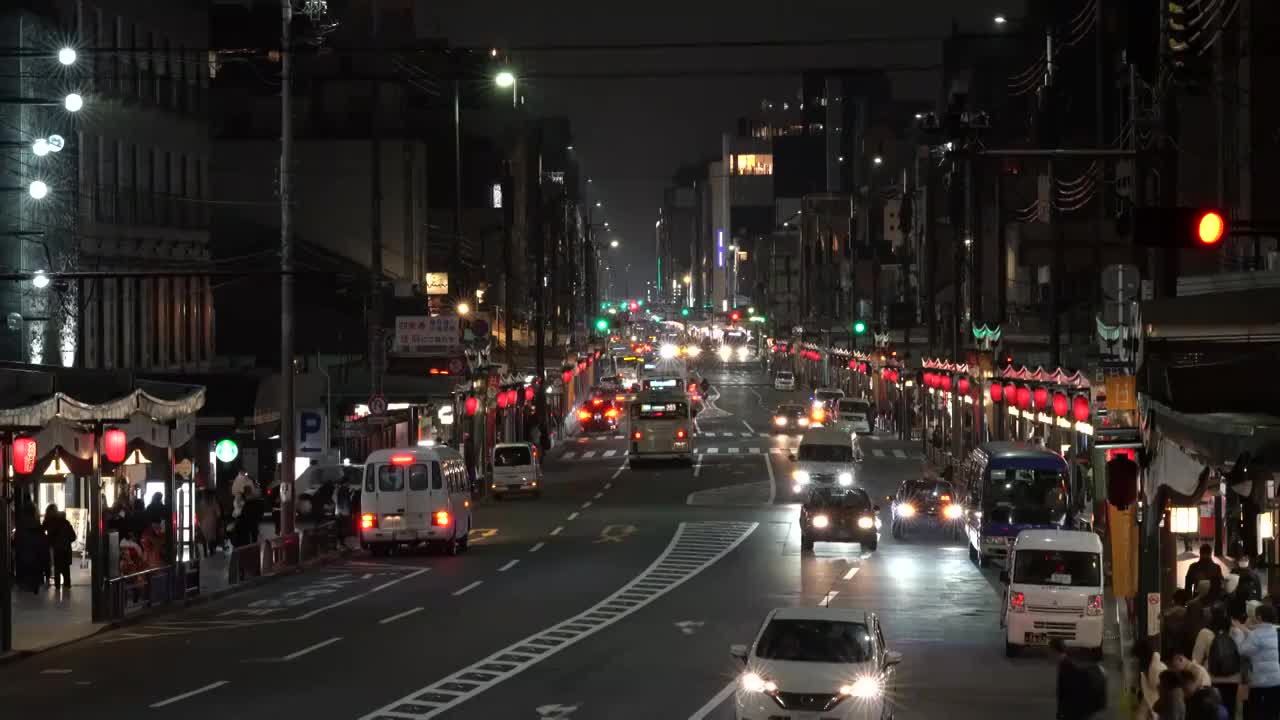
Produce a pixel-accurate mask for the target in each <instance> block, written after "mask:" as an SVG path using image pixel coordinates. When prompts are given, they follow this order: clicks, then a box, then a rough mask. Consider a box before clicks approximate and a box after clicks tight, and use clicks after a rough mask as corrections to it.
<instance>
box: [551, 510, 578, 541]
mask: <svg viewBox="0 0 1280 720" xmlns="http://www.w3.org/2000/svg"><path fill="white" fill-rule="evenodd" d="M577 519H578V513H577V512H571V513H569V517H567V518H565V520H577ZM554 534H555V533H552V535H554Z"/></svg>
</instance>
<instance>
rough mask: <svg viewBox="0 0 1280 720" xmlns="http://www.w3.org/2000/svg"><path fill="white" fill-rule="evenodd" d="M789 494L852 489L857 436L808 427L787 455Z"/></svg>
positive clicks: (858, 459) (858, 452) (857, 459)
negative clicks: (791, 466) (791, 464)
mask: <svg viewBox="0 0 1280 720" xmlns="http://www.w3.org/2000/svg"><path fill="white" fill-rule="evenodd" d="M791 459H792V461H794V462H795V464H796V467H795V470H793V471H792V472H791V479H792V481H793V483H792V491H793V492H794V493H795V494H797V495H799V494H801V493H805V492H808V490H809V489H810V488H813V487H853V484H854V481H855V480H856V479H857V472H858V471H857V464H858V463H859V462H862V448H860V447H859V446H858V436H857V435H855V434H853V433H852V432H850V431H848V430H841V429H837V428H824V427H818V428H814V427H811V428H809V429H808V430H806V431H805V433H804V435H803V436H802V437H801V438H800V447H798V448H796V452H795V454H793V455H792V456H791Z"/></svg>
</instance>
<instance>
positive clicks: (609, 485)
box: [604, 482, 613, 490]
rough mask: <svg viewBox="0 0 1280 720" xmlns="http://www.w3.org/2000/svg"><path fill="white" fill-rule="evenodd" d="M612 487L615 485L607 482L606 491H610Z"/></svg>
mask: <svg viewBox="0 0 1280 720" xmlns="http://www.w3.org/2000/svg"><path fill="white" fill-rule="evenodd" d="M611 487H613V483H611V482H607V483H605V484H604V489H605V490H608V489H609V488H611Z"/></svg>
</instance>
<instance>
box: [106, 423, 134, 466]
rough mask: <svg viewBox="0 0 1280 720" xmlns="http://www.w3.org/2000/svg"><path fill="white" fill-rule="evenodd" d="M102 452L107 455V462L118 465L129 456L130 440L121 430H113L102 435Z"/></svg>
mask: <svg viewBox="0 0 1280 720" xmlns="http://www.w3.org/2000/svg"><path fill="white" fill-rule="evenodd" d="M102 451H103V452H105V453H106V454H107V462H112V463H116V464H117V465H118V464H120V463H122V462H124V456H125V455H128V454H129V438H128V437H126V436H125V434H124V431H123V430H121V429H120V428H111V429H110V430H107V431H106V432H105V433H103V434H102Z"/></svg>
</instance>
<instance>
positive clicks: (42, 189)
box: [27, 180, 49, 200]
mask: <svg viewBox="0 0 1280 720" xmlns="http://www.w3.org/2000/svg"><path fill="white" fill-rule="evenodd" d="M27 193H28V194H30V195H31V197H32V198H33V199H35V200H43V199H44V196H45V195H48V194H49V186H48V185H45V184H44V181H43V180H32V181H31V185H30V186H28V187H27Z"/></svg>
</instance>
